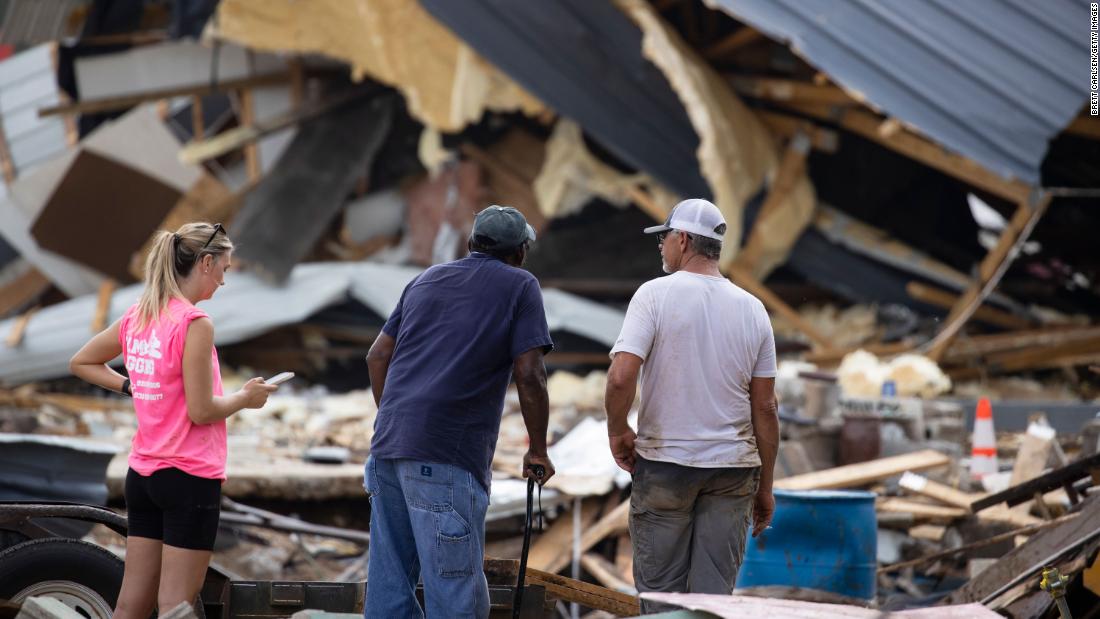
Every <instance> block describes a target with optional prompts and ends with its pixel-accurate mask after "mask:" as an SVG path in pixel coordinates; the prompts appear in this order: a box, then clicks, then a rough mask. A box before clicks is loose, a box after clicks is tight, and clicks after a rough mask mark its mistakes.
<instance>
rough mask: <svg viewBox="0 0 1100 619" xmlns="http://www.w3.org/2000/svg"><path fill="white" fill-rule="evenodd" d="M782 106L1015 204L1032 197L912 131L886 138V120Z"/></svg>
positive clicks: (856, 112) (836, 109) (858, 112)
mask: <svg viewBox="0 0 1100 619" xmlns="http://www.w3.org/2000/svg"><path fill="white" fill-rule="evenodd" d="M782 105H783V106H784V107H786V108H788V109H791V110H792V111H796V112H799V113H802V114H805V115H807V116H810V117H812V118H816V119H819V120H824V121H828V122H835V123H836V124H837V125H839V126H841V127H843V128H844V129H847V130H849V131H851V132H853V133H856V134H858V135H861V136H863V137H865V138H867V139H868V140H871V141H873V142H877V143H878V144H881V145H883V146H885V147H887V148H889V149H891V150H894V151H896V152H899V153H901V154H903V155H905V156H906V157H909V158H911V159H915V160H917V161H919V162H921V163H923V164H925V165H927V166H929V167H932V168H935V169H937V170H939V171H941V172H943V173H944V174H947V175H949V176H952V177H955V178H957V179H959V180H961V181H963V182H965V183H968V184H970V185H973V186H975V187H978V188H980V189H984V190H986V191H989V192H991V193H994V194H996V195H998V196H1001V197H1003V198H1006V199H1008V200H1011V201H1013V202H1023V201H1025V200H1027V199H1028V197H1029V196H1030V194H1031V187H1030V186H1029V185H1028V184H1026V183H1024V182H1023V181H1019V180H1006V179H1004V178H1002V177H1001V176H999V175H997V174H995V173H993V172H991V171H989V170H988V169H986V168H985V167H983V166H982V165H981V164H979V163H977V162H975V161H974V160H972V159H969V158H967V157H964V156H962V155H958V154H955V153H952V152H949V151H947V150H946V149H944V148H943V147H941V146H939V145H938V144H936V143H934V142H932V141H931V140H928V139H927V138H924V137H922V136H919V135H917V134H915V133H913V132H912V131H910V130H908V129H905V128H902V129H901V130H899V131H897V132H895V133H893V134H892V135H883V134H882V133H880V131H879V129H880V127H881V126H882V123H883V122H884V120H886V119H883V118H882V117H880V116H878V115H876V114H872V113H871V112H868V111H866V110H862V109H854V108H847V107H843V106H830V105H821V104H811V103H800V102H796V101H790V102H784V103H783V104H782Z"/></svg>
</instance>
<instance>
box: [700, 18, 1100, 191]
mask: <svg viewBox="0 0 1100 619" xmlns="http://www.w3.org/2000/svg"><path fill="white" fill-rule="evenodd" d="M706 2H707V3H708V4H709V5H711V6H714V7H716V8H719V9H721V10H724V11H725V12H727V13H729V14H730V15H732V16H734V17H736V18H737V19H739V20H741V21H743V22H745V23H748V24H750V25H752V26H753V27H755V28H756V29H758V30H760V31H761V32H764V33H765V34H767V35H769V36H771V37H773V38H775V39H777V40H780V41H784V42H787V43H789V44H790V46H791V48H792V49H793V50H794V51H795V52H796V53H798V54H800V55H801V56H802V57H803V58H805V60H806V61H807V62H809V63H810V64H812V65H814V66H815V67H817V68H819V69H820V70H822V71H824V72H825V73H827V74H828V75H829V76H830V77H831V78H832V79H833V80H834V81H835V82H836V83H837V84H838V85H840V86H841V87H843V88H845V89H846V90H848V91H849V92H854V93H860V95H861V96H862V97H863V98H864V99H865V100H866V101H867V102H868V103H869V104H870V105H872V106H873V107H875V108H877V109H879V110H880V111H882V112H884V113H885V114H887V115H889V116H893V117H895V118H898V119H899V120H901V121H903V122H905V123H907V124H909V125H911V126H913V127H916V128H917V129H918V130H919V131H920V132H921V133H923V134H924V135H926V136H928V137H930V138H931V139H933V140H935V141H936V142H939V143H940V144H942V145H943V146H945V147H947V148H948V149H950V150H953V151H955V152H957V153H959V154H962V155H965V156H967V157H970V158H971V159H974V160H975V161H977V162H979V163H981V164H982V165H984V166H985V167H986V168H988V169H989V170H991V171H993V172H995V173H997V174H999V175H1001V176H1003V177H1006V178H1008V177H1016V178H1018V179H1020V180H1022V181H1024V182H1027V183H1030V184H1038V183H1039V166H1040V164H1041V163H1042V160H1043V158H1044V156H1045V155H1046V151H1047V146H1048V142H1049V141H1050V139H1051V138H1052V137H1054V136H1055V135H1056V134H1057V133H1059V132H1060V131H1061V130H1062V129H1063V128H1064V127H1065V126H1066V125H1067V124H1068V123H1069V122H1070V120H1072V119H1073V117H1074V116H1075V115H1076V114H1077V113H1078V111H1079V110H1080V109H1081V107H1082V106H1083V105H1084V103H1085V100H1086V96H1087V86H1088V70H1089V67H1088V54H1087V49H1088V47H1087V46H1088V40H1089V38H1088V37H1089V33H1088V21H1089V20H1088V15H1089V9H1088V3H1087V2H1085V0H1043V1H1042V2H1034V1H1033V0H967V1H966V2H959V1H958V0H920V1H912V2H910V1H904V2H902V1H898V2H877V1H872V0H706Z"/></svg>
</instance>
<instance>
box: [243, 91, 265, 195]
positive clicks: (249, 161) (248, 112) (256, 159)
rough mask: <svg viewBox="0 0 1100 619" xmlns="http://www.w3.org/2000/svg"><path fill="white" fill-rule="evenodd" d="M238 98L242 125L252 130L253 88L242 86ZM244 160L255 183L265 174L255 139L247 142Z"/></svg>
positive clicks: (253, 117)
mask: <svg viewBox="0 0 1100 619" xmlns="http://www.w3.org/2000/svg"><path fill="white" fill-rule="evenodd" d="M237 98H238V101H240V106H241V109H240V115H239V118H240V121H241V127H242V128H245V129H247V130H251V129H252V128H253V126H254V125H255V123H256V106H255V105H254V104H255V101H253V97H252V89H251V88H242V89H241V90H239V91H238V92H237ZM244 162H245V166H246V167H247V169H248V180H249V181H250V182H253V183H255V182H257V181H259V180H260V177H261V176H263V169H262V167H261V166H260V147H259V145H258V144H256V142H255V140H252V141H248V142H246V143H245V145H244Z"/></svg>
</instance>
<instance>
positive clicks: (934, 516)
mask: <svg viewBox="0 0 1100 619" xmlns="http://www.w3.org/2000/svg"><path fill="white" fill-rule="evenodd" d="M875 510H876V511H880V512H887V513H898V514H912V515H913V518H914V519H915V520H924V521H928V522H935V523H939V524H948V523H950V522H952V521H953V520H958V519H959V518H965V517H966V516H967V515H969V514H970V512H969V511H968V510H965V509H962V508H961V507H946V506H943V505H930V504H928V503H917V502H916V501H907V500H905V499H887V500H885V501H882V502H881V503H879V504H878V505H876V506H875Z"/></svg>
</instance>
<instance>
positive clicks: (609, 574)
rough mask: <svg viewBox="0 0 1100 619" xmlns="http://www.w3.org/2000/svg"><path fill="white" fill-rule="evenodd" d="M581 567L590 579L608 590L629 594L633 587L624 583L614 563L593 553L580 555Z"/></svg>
mask: <svg viewBox="0 0 1100 619" xmlns="http://www.w3.org/2000/svg"><path fill="white" fill-rule="evenodd" d="M581 567H583V568H584V569H585V570H587V571H588V573H589V574H592V577H593V578H595V579H596V580H598V581H599V582H600V584H601V585H603V586H605V587H607V588H608V589H613V590H615V591H621V592H623V593H627V594H631V593H632V592H633V591H635V589H634V587H633V586H632V585H631V584H630V583H628V582H626V579H624V578H623V576H622V574H620V573H619V570H618V568H617V567H616V566H615V564H614V563H612V562H610V561H608V560H607V559H605V558H604V557H603V556H601V555H598V554H596V553H594V552H586V553H584V554H583V555H581Z"/></svg>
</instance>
